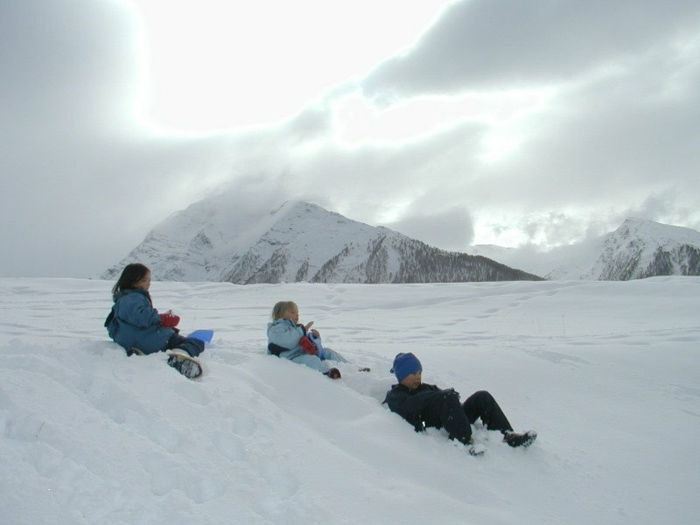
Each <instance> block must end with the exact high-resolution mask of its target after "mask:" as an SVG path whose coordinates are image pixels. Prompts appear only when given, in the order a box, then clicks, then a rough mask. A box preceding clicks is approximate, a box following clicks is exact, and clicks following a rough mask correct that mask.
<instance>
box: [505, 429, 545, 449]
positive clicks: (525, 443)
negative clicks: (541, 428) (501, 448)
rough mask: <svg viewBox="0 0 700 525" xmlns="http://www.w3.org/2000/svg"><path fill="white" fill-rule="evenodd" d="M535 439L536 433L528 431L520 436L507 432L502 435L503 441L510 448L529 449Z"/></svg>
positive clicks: (516, 433) (510, 431)
mask: <svg viewBox="0 0 700 525" xmlns="http://www.w3.org/2000/svg"><path fill="white" fill-rule="evenodd" d="M536 439H537V432H535V431H534V430H528V431H527V432H523V433H522V434H520V433H518V432H513V431H512V430H507V431H506V432H505V434H504V435H503V441H505V442H506V443H508V444H509V445H510V446H511V447H529V446H530V445H532V443H533V441H535V440H536Z"/></svg>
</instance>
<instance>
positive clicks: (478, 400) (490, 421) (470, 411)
mask: <svg viewBox="0 0 700 525" xmlns="http://www.w3.org/2000/svg"><path fill="white" fill-rule="evenodd" d="M462 407H463V408H464V413H465V414H466V415H467V418H468V419H469V422H470V423H474V421H476V420H477V419H479V418H481V421H483V422H484V424H485V425H486V428H488V429H489V430H500V431H501V432H506V431H508V430H513V427H512V426H510V423H509V422H508V418H507V417H506V415H505V414H504V413H503V410H501V407H500V406H498V403H497V402H496V400H495V399H494V398H493V396H492V395H491V394H489V393H488V392H487V391H486V390H479V391H478V392H474V393H473V394H472V395H471V396H469V397H468V398H467V400H466V401H465V402H464V404H463V405H462Z"/></svg>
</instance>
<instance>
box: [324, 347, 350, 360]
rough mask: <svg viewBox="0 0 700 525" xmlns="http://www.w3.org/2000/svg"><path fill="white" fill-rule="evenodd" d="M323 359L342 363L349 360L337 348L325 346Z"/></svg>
mask: <svg viewBox="0 0 700 525" xmlns="http://www.w3.org/2000/svg"><path fill="white" fill-rule="evenodd" d="M323 360H324V361H338V362H340V363H347V362H348V360H347V359H345V358H344V357H343V356H342V355H340V354H339V353H338V352H336V351H335V350H331V349H330V348H328V347H324V348H323Z"/></svg>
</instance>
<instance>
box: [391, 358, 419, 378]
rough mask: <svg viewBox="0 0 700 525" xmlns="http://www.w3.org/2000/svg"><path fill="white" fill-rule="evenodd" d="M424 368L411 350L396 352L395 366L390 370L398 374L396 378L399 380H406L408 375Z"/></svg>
mask: <svg viewBox="0 0 700 525" xmlns="http://www.w3.org/2000/svg"><path fill="white" fill-rule="evenodd" d="M422 370H423V367H422V366H421V364H420V361H418V358H417V357H416V356H415V355H413V354H412V353H411V352H408V353H406V354H403V353H399V354H396V357H395V358H394V366H393V367H392V368H391V370H389V371H390V372H391V373H392V374H394V375H396V379H397V380H398V381H399V383H400V382H401V381H403V380H404V378H405V377H406V376H409V375H411V374H415V373H416V372H420V371H422Z"/></svg>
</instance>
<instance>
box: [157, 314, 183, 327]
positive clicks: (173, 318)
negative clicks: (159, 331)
mask: <svg viewBox="0 0 700 525" xmlns="http://www.w3.org/2000/svg"><path fill="white" fill-rule="evenodd" d="M158 317H160V324H162V325H163V326H167V327H168V328H173V327H175V326H177V323H179V322H180V318H179V317H178V316H177V315H175V314H173V313H172V312H167V313H164V314H158Z"/></svg>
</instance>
